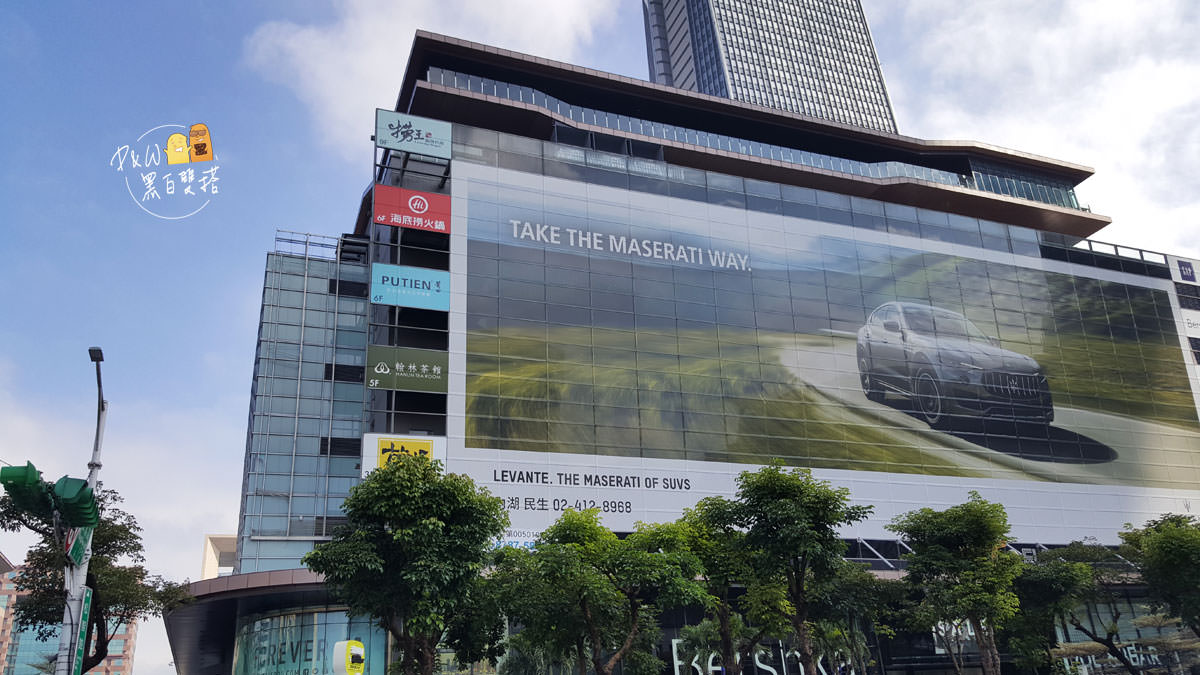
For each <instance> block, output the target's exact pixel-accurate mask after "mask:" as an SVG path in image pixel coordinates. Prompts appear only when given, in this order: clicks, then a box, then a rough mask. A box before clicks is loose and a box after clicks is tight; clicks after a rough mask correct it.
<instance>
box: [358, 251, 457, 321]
mask: <svg viewBox="0 0 1200 675" xmlns="http://www.w3.org/2000/svg"><path fill="white" fill-rule="evenodd" d="M371 302H374V303H378V304H381V305H396V306H397V307H415V308H417V309H435V310H439V311H442V312H448V311H450V273H449V272H446V271H443V270H431V269H428V268H425V267H409V266H407V265H388V264H386V263H374V264H372V265H371Z"/></svg>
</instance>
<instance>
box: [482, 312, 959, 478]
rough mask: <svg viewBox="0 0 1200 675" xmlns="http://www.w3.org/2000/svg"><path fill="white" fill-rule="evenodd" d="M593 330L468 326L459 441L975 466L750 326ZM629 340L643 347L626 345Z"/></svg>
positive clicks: (917, 466) (803, 461) (904, 466)
mask: <svg viewBox="0 0 1200 675" xmlns="http://www.w3.org/2000/svg"><path fill="white" fill-rule="evenodd" d="M594 332H595V339H596V344H595V345H594V346H592V345H589V343H591V342H592V340H593V337H592V334H593V330H592V329H587V328H570V327H550V328H549V330H548V332H547V333H545V334H540V335H537V336H535V335H533V334H531V333H530V332H519V331H516V330H510V331H504V332H502V333H501V334H499V335H496V334H483V333H471V334H469V335H468V340H467V351H468V358H467V369H468V376H467V428H466V435H467V445H468V446H471V447H489V448H499V449H512V450H534V451H544V452H571V453H584V454H595V453H603V454H619V455H629V456H646V457H663V458H676V459H691V460H709V461H728V462H746V463H764V462H766V461H768V460H769V459H770V458H772V457H779V458H782V459H783V460H784V461H786V462H788V463H790V464H794V465H800V466H809V467H823V468H839V469H855V470H875V471H891V472H897V473H925V474H936V475H979V473H980V472H978V471H975V470H972V469H969V468H966V467H963V466H960V465H959V464H958V463H956V462H955V461H954V460H953V459H950V458H946V457H944V456H941V455H939V454H936V453H932V452H929V451H928V450H925V449H922V448H921V447H919V446H918V445H916V444H915V443H907V442H906V441H905V440H904V436H903V435H900V434H897V433H896V432H895V430H892V429H887V428H880V427H879V426H878V425H877V420H875V419H873V418H871V417H869V416H867V415H864V414H862V413H861V412H860V411H858V410H856V409H854V408H852V407H848V406H846V405H845V403H844V402H842V401H839V400H836V399H832V398H830V397H829V396H828V395H826V394H825V393H823V392H821V391H820V390H818V389H816V388H814V387H811V386H809V385H807V384H805V383H803V382H801V381H799V380H798V379H797V378H796V377H795V376H794V375H793V374H792V373H791V372H790V371H789V370H788V369H786V368H784V367H783V366H782V364H780V363H779V359H778V358H777V357H776V356H775V355H774V354H773V353H772V350H771V348H769V347H765V346H763V347H760V346H759V345H757V344H755V342H756V341H757V340H758V337H757V336H756V335H755V334H754V333H753V332H750V331H745V332H743V333H741V334H739V335H733V334H731V333H730V332H729V331H724V330H723V331H722V341H721V342H720V343H719V344H718V342H717V340H716V339H715V338H714V336H713V335H712V334H704V335H702V334H680V335H678V336H675V335H654V336H646V335H641V334H636V336H635V334H634V333H623V332H622V331H606V330H602V329H595V331H594ZM778 337H779V340H780V341H786V340H787V339H789V338H790V337H791V336H785V335H780V336H778ZM733 339H738V340H740V342H733V341H732V340H733ZM635 340H637V341H640V344H638V345H637V346H638V347H640V348H642V349H645V348H647V347H652V348H654V349H655V350H656V351H654V352H648V351H637V352H635V351H630V350H632V349H633V348H634V346H635V345H634V342H635ZM649 341H654V343H655V344H653V345H649V344H647V343H648V342H649ZM763 354H765V358H764V357H763V356H762V355H763ZM760 358H761V359H762V361H763V362H761V363H760Z"/></svg>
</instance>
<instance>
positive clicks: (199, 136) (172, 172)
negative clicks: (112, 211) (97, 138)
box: [108, 124, 221, 220]
mask: <svg viewBox="0 0 1200 675" xmlns="http://www.w3.org/2000/svg"><path fill="white" fill-rule="evenodd" d="M108 165H109V166H110V167H112V168H113V169H114V170H115V171H116V173H118V174H120V175H121V177H122V178H123V179H124V181H125V190H126V191H127V192H128V193H129V198H130V199H132V200H133V203H134V204H136V205H137V207H138V208H140V209H141V210H143V211H145V212H146V213H149V214H150V215H152V216H154V217H155V218H162V219H163V220H181V219H183V218H187V217H188V216H194V215H196V214H197V213H200V212H201V211H203V210H204V208H205V207H207V206H208V205H209V204H210V203H211V202H212V200H213V198H214V197H216V196H217V194H218V193H220V191H221V190H220V185H219V183H220V181H221V179H220V177H219V176H218V175H217V173H218V171H219V170H220V168H221V167H220V166H219V165H218V164H217V163H216V154H215V152H214V150H213V142H212V136H211V134H210V133H209V130H208V126H207V125H205V124H193V125H191V126H190V127H187V126H184V125H182V124H161V125H159V126H157V127H154V128H153V129H148V130H147V131H146V132H145V133H143V134H142V135H141V136H138V137H137V140H135V141H133V142H132V143H126V144H123V145H120V146H117V149H116V150H115V151H114V152H113V154H112V156H111V157H110V158H109V160H108Z"/></svg>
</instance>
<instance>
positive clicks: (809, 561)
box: [736, 464, 871, 673]
mask: <svg viewBox="0 0 1200 675" xmlns="http://www.w3.org/2000/svg"><path fill="white" fill-rule="evenodd" d="M737 485H738V490H737V497H736V501H737V509H736V511H737V514H736V517H737V522H738V524H739V526H740V527H742V528H744V529H745V531H746V540H745V543H746V546H748V547H749V548H750V549H751V550H752V551H753V556H752V559H753V565H754V568H755V573H756V574H757V575H761V577H762V578H770V577H776V578H778V579H780V580H781V581H782V583H783V585H784V587H785V588H786V598H787V603H786V605H785V607H786V617H787V621H788V623H789V624H790V625H791V629H792V633H793V638H794V640H795V644H796V651H797V653H798V654H799V655H800V664H801V665H802V666H803V667H804V672H806V673H816V672H819V670H818V669H817V667H816V659H815V658H814V653H813V641H812V635H811V630H810V629H811V625H810V619H811V618H813V617H812V613H813V610H814V603H815V599H816V594H817V587H818V586H819V585H820V583H821V582H822V580H826V579H830V578H832V577H834V576H835V575H836V574H837V573H838V571H839V570H840V569H841V568H842V567H843V566H845V565H846V564H847V563H846V561H845V560H844V559H843V558H842V555H843V554H844V553H845V552H846V545H845V543H844V542H843V541H842V539H841V535H840V534H839V528H840V527H842V526H843V525H851V524H853V523H857V522H859V521H861V520H864V519H865V518H866V517H867V516H868V515H870V513H871V507H870V506H862V505H853V504H851V503H850V491H849V490H848V489H847V488H835V487H833V486H831V485H830V484H829V482H828V481H823V480H817V479H815V478H813V476H812V473H811V472H809V471H808V470H806V469H792V470H790V471H789V470H784V469H783V467H781V466H779V465H778V464H774V465H771V466H767V467H763V468H762V469H759V470H758V471H743V472H742V473H741V474H740V475H739V476H738V479H737Z"/></svg>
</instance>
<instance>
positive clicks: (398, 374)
mask: <svg viewBox="0 0 1200 675" xmlns="http://www.w3.org/2000/svg"><path fill="white" fill-rule="evenodd" d="M449 359H450V356H449V353H448V352H441V351H435V350H431V349H413V348H410V347H387V346H384V345H367V387H368V388H370V389H397V390H404V391H429V392H434V393H439V394H444V393H445V392H446V381H447V380H446V375H447V373H446V371H447V370H448V369H449Z"/></svg>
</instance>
